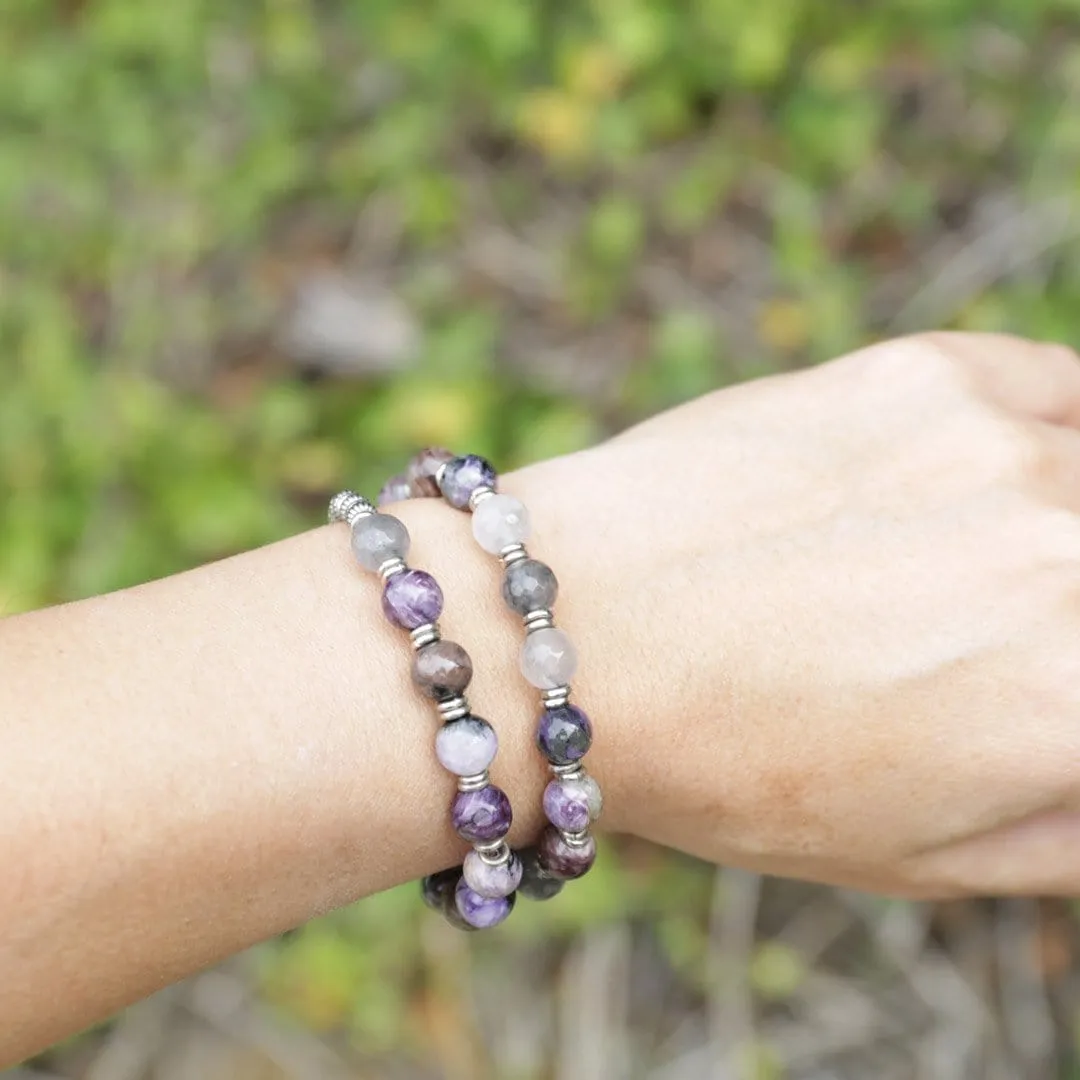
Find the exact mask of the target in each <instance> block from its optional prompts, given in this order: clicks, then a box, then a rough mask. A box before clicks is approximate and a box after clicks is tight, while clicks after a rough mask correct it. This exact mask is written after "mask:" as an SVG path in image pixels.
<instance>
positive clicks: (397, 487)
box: [376, 474, 412, 506]
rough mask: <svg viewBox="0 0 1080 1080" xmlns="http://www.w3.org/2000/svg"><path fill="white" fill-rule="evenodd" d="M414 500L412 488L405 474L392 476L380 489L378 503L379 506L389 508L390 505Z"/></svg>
mask: <svg viewBox="0 0 1080 1080" xmlns="http://www.w3.org/2000/svg"><path fill="white" fill-rule="evenodd" d="M409 498H412V488H410V487H409V481H408V480H407V479H406V478H405V476H404V475H403V474H399V475H398V476H391V477H390V479H389V480H387V481H386V483H385V484H383V486H382V487H381V488H380V489H379V497H378V499H376V502H377V503H378V505H379V506H388V505H389V504H390V503H396V502H404V501H405V500H406V499H409Z"/></svg>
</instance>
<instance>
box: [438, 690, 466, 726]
mask: <svg viewBox="0 0 1080 1080" xmlns="http://www.w3.org/2000/svg"><path fill="white" fill-rule="evenodd" d="M437 708H438V710H439V715H440V716H441V717H442V718H443V719H444V720H445V721H446V722H447V723H449V722H450V721H451V720H460V719H461V718H462V717H463V716H468V715H469V712H470V709H469V703H468V701H467V700H466V699H465V698H464V697H463V696H461V695H459V696H458V697H452V698H447V699H446V700H445V701H440V702H439V704H438V706H437Z"/></svg>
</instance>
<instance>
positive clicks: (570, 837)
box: [560, 829, 591, 847]
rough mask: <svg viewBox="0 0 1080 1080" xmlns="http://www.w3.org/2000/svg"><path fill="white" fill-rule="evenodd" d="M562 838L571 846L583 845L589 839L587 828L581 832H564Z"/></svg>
mask: <svg viewBox="0 0 1080 1080" xmlns="http://www.w3.org/2000/svg"><path fill="white" fill-rule="evenodd" d="M560 831H561V830H560ZM562 838H563V839H564V840H565V841H566V842H567V843H568V844H569V845H570V846H571V847H584V846H585V845H586V844H587V843H588V842H589V840H590V839H591V837H590V836H589V830H588V829H585V830H584V831H583V832H564V833H563V834H562Z"/></svg>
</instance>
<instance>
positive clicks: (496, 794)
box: [450, 784, 514, 844]
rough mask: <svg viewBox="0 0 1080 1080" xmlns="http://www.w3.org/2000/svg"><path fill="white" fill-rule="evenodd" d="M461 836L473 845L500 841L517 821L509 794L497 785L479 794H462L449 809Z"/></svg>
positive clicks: (488, 786)
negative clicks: (511, 807)
mask: <svg viewBox="0 0 1080 1080" xmlns="http://www.w3.org/2000/svg"><path fill="white" fill-rule="evenodd" d="M450 818H451V820H452V821H453V823H454V828H455V829H456V830H457V834H458V836H460V837H461V838H462V839H463V840H468V841H469V843H470V844H478V843H481V844H482V843H487V842H488V841H491V840H501V839H502V838H503V837H504V836H505V835H506V834H507V833H508V832H509V831H510V824H511V822H512V821H513V819H514V815H513V811H512V810H511V809H510V800H509V799H508V798H507V797H506V792H505V791H503V790H502V789H501V788H497V787H496V786H495V785H494V784H488V785H487V786H486V787H482V788H480V789H479V790H478V791H459V792H458V793H457V795H456V796H455V797H454V802H453V804H452V806H451V808H450Z"/></svg>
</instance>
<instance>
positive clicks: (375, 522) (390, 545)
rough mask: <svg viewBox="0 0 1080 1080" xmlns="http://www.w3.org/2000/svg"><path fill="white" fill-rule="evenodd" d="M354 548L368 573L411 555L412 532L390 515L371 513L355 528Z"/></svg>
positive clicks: (353, 533)
mask: <svg viewBox="0 0 1080 1080" xmlns="http://www.w3.org/2000/svg"><path fill="white" fill-rule="evenodd" d="M352 549H353V554H354V555H355V556H356V561H357V562H358V563H359V564H360V565H361V566H362V567H363V568H364V569H365V570H372V571H374V570H378V569H379V567H380V566H382V564H383V563H384V562H386V560H387V559H404V558H405V557H406V556H407V555H408V554H409V530H408V529H406V528H405V526H404V525H402V523H401V522H400V521H398V519H397V518H396V517H391V515H390V514H369V515H368V516H367V517H362V518H360V520H359V521H357V523H356V524H355V525H354V526H353V527H352Z"/></svg>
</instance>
